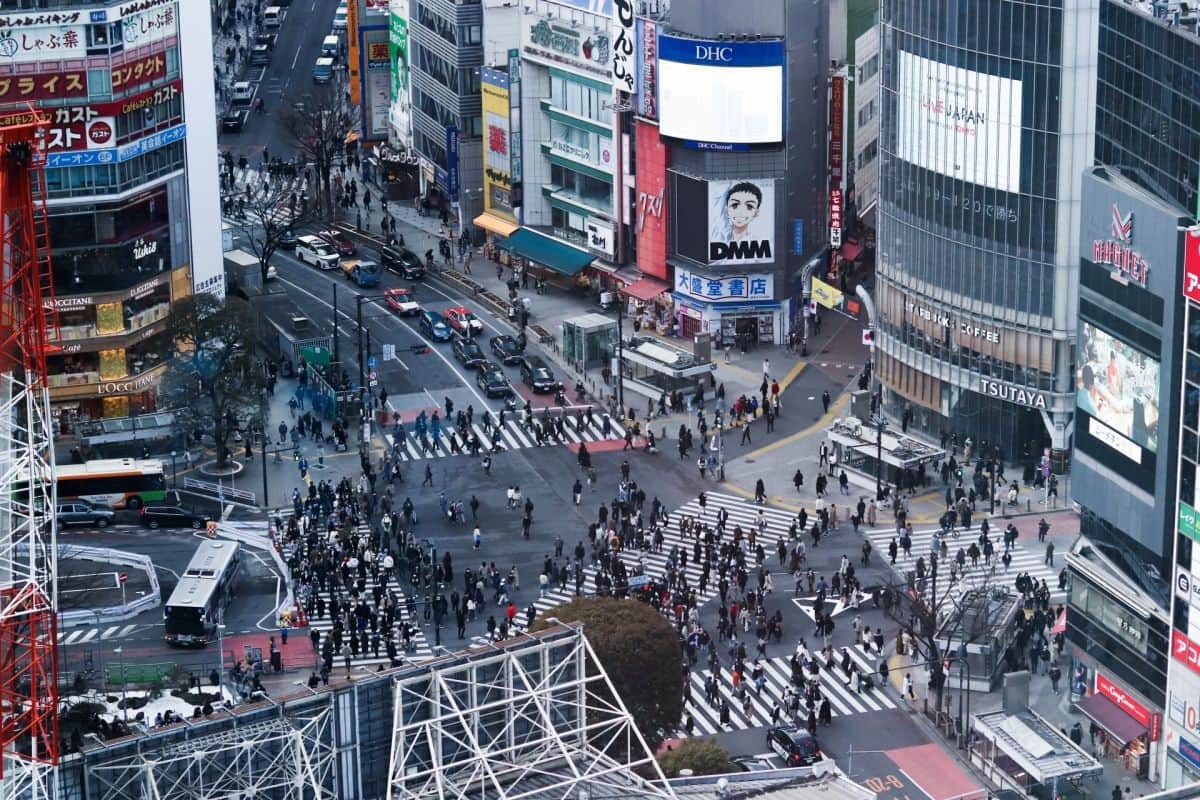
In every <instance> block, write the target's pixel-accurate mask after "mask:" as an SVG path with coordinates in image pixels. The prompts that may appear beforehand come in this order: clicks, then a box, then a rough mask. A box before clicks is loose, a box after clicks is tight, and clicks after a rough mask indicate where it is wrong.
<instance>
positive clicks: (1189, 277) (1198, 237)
mask: <svg viewBox="0 0 1200 800" xmlns="http://www.w3.org/2000/svg"><path fill="white" fill-rule="evenodd" d="M1183 294H1184V297H1186V298H1187V299H1189V300H1195V301H1196V302H1197V303H1200V225H1194V226H1192V227H1191V228H1188V229H1187V231H1185V232H1184V234H1183Z"/></svg>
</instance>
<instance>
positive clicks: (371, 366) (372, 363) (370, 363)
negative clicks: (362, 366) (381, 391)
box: [367, 356, 379, 380]
mask: <svg viewBox="0 0 1200 800" xmlns="http://www.w3.org/2000/svg"><path fill="white" fill-rule="evenodd" d="M378 366H379V361H378V360H376V358H375V356H371V357H370V358H368V359H367V369H369V370H374V369H375V368H376V367H378ZM374 378H375V374H374V372H372V373H371V379H372V380H374Z"/></svg>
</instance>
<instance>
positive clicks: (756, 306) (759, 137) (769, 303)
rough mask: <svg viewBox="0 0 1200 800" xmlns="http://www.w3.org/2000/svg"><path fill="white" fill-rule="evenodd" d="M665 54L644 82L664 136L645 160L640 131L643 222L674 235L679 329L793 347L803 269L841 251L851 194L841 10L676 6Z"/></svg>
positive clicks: (759, 1) (670, 252) (707, 3)
mask: <svg viewBox="0 0 1200 800" xmlns="http://www.w3.org/2000/svg"><path fill="white" fill-rule="evenodd" d="M645 44H646V40H645V38H644V37H643V47H644V46H645ZM652 46H653V47H654V49H655V50H656V61H655V62H654V63H652V65H651V68H650V70H649V71H647V69H646V67H645V66H643V68H642V72H641V74H642V76H643V81H644V80H645V78H646V77H649V78H650V79H652V80H653V82H654V88H655V89H656V91H653V92H645V91H641V92H640V93H639V101H638V102H639V104H640V105H643V106H644V103H645V102H647V99H648V98H649V101H650V102H652V103H653V104H654V111H655V113H654V115H653V118H654V119H655V120H656V121H657V132H656V133H657V135H656V136H655V137H654V139H655V141H651V142H649V143H648V144H647V150H646V151H643V143H642V142H641V141H640V138H641V127H642V126H641V122H640V121H639V132H638V133H639V142H638V147H637V151H638V156H639V163H638V165H637V183H638V198H637V200H638V202H637V207H636V208H635V214H636V216H637V218H638V222H637V225H638V226H641V227H644V224H645V223H646V222H647V220H648V215H649V222H650V224H651V225H653V226H655V227H658V226H665V232H666V237H665V241H664V242H663V244H664V249H665V255H666V268H665V269H664V270H663V274H664V275H666V276H668V277H669V280H670V287H671V293H670V298H671V300H672V301H673V309H672V314H673V320H672V321H673V322H674V323H675V324H676V325H677V326H678V330H679V332H680V334H681V335H682V336H683V337H685V338H691V337H692V336H693V335H695V334H698V333H701V332H705V333H709V334H711V335H712V338H713V341H715V342H716V343H717V344H718V345H720V346H726V347H729V346H734V345H735V344H742V345H745V346H753V345H754V344H755V343H762V344H779V343H783V342H785V341H786V337H787V336H788V334H789V332H790V331H791V330H792V329H793V327H795V326H796V325H798V322H797V320H799V319H800V315H801V307H802V298H803V293H804V287H803V285H802V284H803V281H802V280H801V279H800V271H801V266H802V265H803V264H804V262H805V261H807V260H809V259H810V258H812V257H813V256H814V255H815V254H819V253H821V252H823V251H824V250H825V248H826V246H827V244H828V243H829V240H830V236H831V230H832V228H833V225H832V224H831V218H830V213H831V197H832V196H836V197H838V199H839V201H840V197H841V192H842V190H843V187H844V171H843V168H842V161H841V157H842V150H841V148H842V146H843V140H842V138H841V134H842V132H843V131H844V127H843V126H842V125H841V120H842V117H843V116H844V113H845V112H844V109H845V100H844V97H845V95H844V94H841V93H840V92H841V91H842V90H844V83H843V84H842V85H841V86H839V87H838V88H837V91H838V92H839V94H838V97H840V98H842V100H841V103H842V105H841V106H839V107H838V108H839V109H841V110H840V111H835V110H833V109H832V107H833V105H834V103H833V102H831V94H832V92H833V91H834V89H833V76H832V75H831V70H830V59H829V8H828V5H827V4H826V3H824V2H816V3H777V2H770V1H769V0H756V1H755V2H750V3H748V4H747V3H739V4H729V3H721V2H715V0H693V1H692V2H676V3H674V4H672V6H671V11H670V18H669V23H667V24H661V25H659V26H658V32H657V37H656V39H655V41H654V42H653V45H652ZM722 98H725V100H723V99H722ZM728 98H737V101H736V108H734V107H730V106H728V104H727V103H726V100H727V99H728ZM639 113H640V114H641V115H642V116H649V115H646V114H645V108H644V107H643V108H642V109H640V112H639ZM834 118H836V121H837V123H838V124H837V125H836V126H832V125H831V123H830V120H831V119H834ZM646 127H649V126H646ZM834 127H836V129H837V131H838V133H837V135H836V138H835V143H836V147H835V146H834V143H831V138H830V137H831V130H832V129H833V128H834ZM659 148H661V152H657V151H658V150H659ZM643 155H646V156H650V157H652V161H651V164H649V165H648V164H644V163H642V161H641V160H640V159H641V158H642V157H643ZM835 158H836V162H835ZM656 173H659V174H656ZM663 173H665V174H663ZM831 173H837V175H836V177H835V178H834V179H833V180H830V175H831ZM660 174H661V177H660ZM643 185H644V186H646V187H647V188H648V189H649V191H647V190H645V189H643V188H642V187H643ZM656 185H661V186H662V187H663V188H664V189H665V192H655V191H654V188H655V186H656ZM797 187H804V188H803V190H798V189H797ZM839 213H840V212H839ZM839 234H840V230H839ZM642 247H643V244H642V243H641V242H639V253H638V256H639V263H640V262H641V260H642V259H641V257H642V253H641V248H642ZM642 270H643V272H646V271H647V266H642ZM651 274H653V273H651Z"/></svg>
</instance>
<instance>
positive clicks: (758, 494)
mask: <svg viewBox="0 0 1200 800" xmlns="http://www.w3.org/2000/svg"><path fill="white" fill-rule="evenodd" d="M766 501H767V487H766V484H764V483H763V479H762V478H759V479H758V480H757V481H756V482H755V484H754V502H756V503H758V504H759V505H762V504H763V503H765V502H766ZM576 505H578V503H576Z"/></svg>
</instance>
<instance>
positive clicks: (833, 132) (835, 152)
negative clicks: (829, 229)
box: [829, 75, 846, 247]
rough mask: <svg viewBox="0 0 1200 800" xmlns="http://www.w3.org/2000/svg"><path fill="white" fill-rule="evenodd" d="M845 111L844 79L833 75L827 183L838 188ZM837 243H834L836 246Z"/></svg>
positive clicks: (839, 185)
mask: <svg viewBox="0 0 1200 800" xmlns="http://www.w3.org/2000/svg"><path fill="white" fill-rule="evenodd" d="M845 113H846V79H845V78H843V77H842V76H840V75H835V76H834V77H833V78H832V79H830V85H829V185H830V187H831V188H835V189H840V188H841V186H842V166H843V148H844V146H845V145H844V132H843V125H842V118H843V117H844V116H845ZM836 246H837V245H834V247H836Z"/></svg>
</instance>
